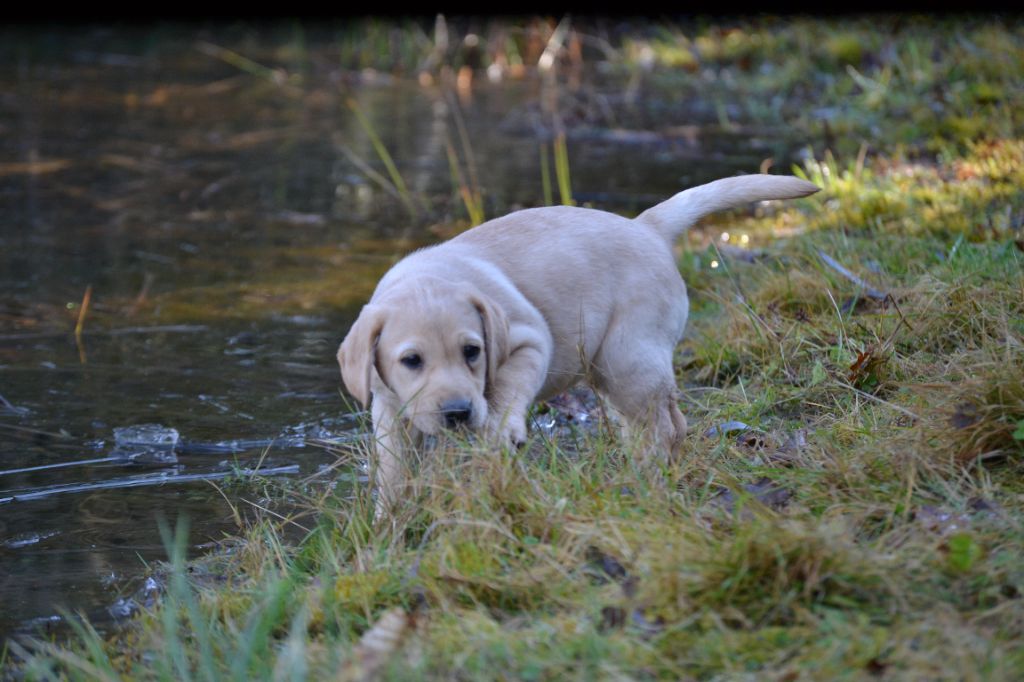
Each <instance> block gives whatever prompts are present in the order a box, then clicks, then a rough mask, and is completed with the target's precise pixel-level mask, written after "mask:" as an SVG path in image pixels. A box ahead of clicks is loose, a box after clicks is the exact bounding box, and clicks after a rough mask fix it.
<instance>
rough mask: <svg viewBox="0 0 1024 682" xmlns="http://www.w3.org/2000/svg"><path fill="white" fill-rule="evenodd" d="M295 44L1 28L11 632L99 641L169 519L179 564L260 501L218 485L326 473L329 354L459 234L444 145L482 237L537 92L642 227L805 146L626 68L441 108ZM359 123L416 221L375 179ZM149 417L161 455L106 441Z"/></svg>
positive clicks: (531, 145)
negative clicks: (96, 636)
mask: <svg viewBox="0 0 1024 682" xmlns="http://www.w3.org/2000/svg"><path fill="white" fill-rule="evenodd" d="M296 35H297V34H296V31H295V30H294V29H293V28H289V27H286V28H285V29H281V30H277V29H273V28H269V27H259V28H252V27H224V28H212V29H203V28H198V27H190V26H170V27H163V26H160V27H156V26H154V27H145V26H137V27H131V28H122V29H118V30H116V31H115V30H111V29H105V28H88V27H81V28H77V29H64V30H43V29H41V28H36V29H27V28H23V29H18V28H9V29H5V30H4V33H3V35H0V39H2V40H0V44H2V47H0V52H2V54H3V60H2V62H0V288H2V291H3V294H2V295H0V396H2V399H0V636H9V635H11V634H13V633H20V632H27V631H30V630H35V629H37V628H39V627H40V626H48V625H52V624H54V623H59V612H60V610H61V609H66V610H71V611H83V612H85V613H87V614H89V615H90V617H91V618H92V619H93V620H94V621H95V622H97V623H98V625H100V627H103V625H104V623H109V622H110V620H111V619H112V618H114V617H115V616H117V615H118V614H119V613H121V612H123V611H124V610H125V602H124V601H118V600H119V599H123V598H127V597H130V596H131V595H133V594H135V590H137V589H138V588H139V584H138V580H139V576H142V575H143V574H144V571H145V564H146V562H151V561H153V560H159V559H163V558H165V556H166V553H165V550H164V548H163V546H162V544H161V542H160V536H159V533H158V532H157V518H158V517H160V516H161V515H162V516H163V517H165V518H167V519H168V520H170V521H172V522H173V520H174V519H175V518H176V517H177V516H178V515H181V514H185V515H187V516H188V517H189V518H190V519H191V536H190V548H191V551H192V553H193V554H195V553H197V552H201V551H205V550H206V549H207V548H209V547H213V546H215V545H216V543H217V542H218V541H220V540H222V539H223V538H224V537H225V536H226V535H229V534H231V533H233V532H236V531H237V526H236V524H235V521H234V519H233V515H232V512H231V506H230V505H231V504H233V505H237V506H240V507H242V508H244V509H248V508H249V507H250V506H251V505H249V502H248V501H253V502H259V500H258V499H256V498H254V495H258V490H257V489H256V488H254V487H253V486H250V485H246V484H245V483H244V482H242V483H238V482H237V476H236V477H235V479H234V480H236V482H235V483H233V484H231V485H229V486H228V487H227V488H225V489H224V490H223V494H222V491H221V490H218V489H217V488H216V487H214V486H213V485H210V483H209V482H208V481H212V482H215V483H216V482H218V481H221V480H222V479H223V477H225V476H227V475H228V474H230V473H232V472H238V471H239V470H251V469H254V468H256V467H257V466H259V467H261V468H262V469H263V470H265V471H269V472H271V473H272V474H275V475H278V476H292V477H302V476H308V475H310V474H314V473H316V472H317V471H318V470H319V468H320V467H323V466H324V465H328V464H330V463H331V462H332V461H333V459H334V458H333V456H332V455H331V454H330V453H329V452H328V451H327V450H325V449H324V448H323V447H321V446H320V441H321V440H322V439H331V438H335V439H336V438H346V437H350V436H354V435H355V433H356V431H357V429H356V419H355V417H354V416H353V415H351V414H347V413H346V411H345V403H344V401H343V399H342V394H341V383H340V380H339V374H338V368H337V365H336V362H335V359H334V354H335V352H336V349H337V346H338V343H339V342H340V341H341V339H342V337H343V336H344V334H345V332H346V330H347V326H348V324H349V323H350V322H351V320H352V319H354V317H355V315H356V314H357V313H358V310H359V307H360V306H361V305H362V303H363V302H364V301H365V300H366V299H367V298H368V297H369V295H370V293H371V291H372V290H373V286H374V284H375V282H376V280H377V278H378V277H379V276H380V275H381V274H382V273H383V272H384V271H385V270H386V269H387V268H388V267H389V266H390V265H391V264H392V263H393V262H394V261H395V260H396V259H397V258H399V257H400V256H401V255H402V254H404V253H407V252H408V251H409V250H411V249H413V248H415V247H417V246H420V245H424V244H428V243H431V242H435V241H437V240H439V239H441V238H443V237H445V236H449V235H451V234H454V233H456V232H457V231H458V230H460V229H463V228H464V227H465V226H466V217H465V211H464V208H463V206H462V204H461V203H460V200H459V198H458V194H457V193H456V192H455V191H453V184H452V166H451V161H450V153H454V155H455V158H456V159H458V164H459V167H460V170H461V172H462V175H463V177H465V178H471V177H475V178H476V179H477V181H478V182H479V185H480V188H481V192H482V195H483V197H484V206H483V208H484V211H485V213H486V214H487V216H488V217H495V216H497V215H500V214H502V213H505V212H507V211H509V210H512V209H515V208H521V207H527V206H536V205H540V204H541V203H542V202H543V201H544V194H545V193H544V185H543V182H542V174H541V170H540V169H541V147H542V146H545V148H546V149H550V145H551V140H552V131H553V127H552V126H551V125H548V123H547V122H549V121H552V120H554V118H553V113H552V110H551V109H550V106H548V108H545V104H544V102H545V101H547V100H546V97H547V95H550V94H551V93H552V92H554V93H555V95H557V99H558V106H559V107H561V110H560V113H559V116H560V117H561V118H562V120H563V121H564V124H565V126H566V128H565V129H566V131H567V139H568V158H569V167H570V168H571V180H572V189H573V193H574V196H575V198H576V200H577V201H578V202H580V203H590V204H592V205H594V206H595V207H600V208H606V209H609V210H615V211H620V212H623V213H635V212H637V211H639V210H641V209H643V208H646V207H647V206H648V205H649V204H651V203H654V202H655V201H657V200H659V199H660V198H664V197H667V196H669V195H671V194H673V193H674V192H676V191H679V190H680V189H682V188H684V187H686V186H690V185H693V184H697V183H699V182H704V181H707V180H710V179H713V178H715V177H720V176H723V175H730V174H733V173H735V172H738V171H742V172H754V171H756V170H757V168H758V166H759V165H760V163H761V161H762V160H763V159H765V158H766V157H773V158H775V160H776V163H782V164H784V166H783V167H787V166H788V162H787V159H790V158H791V157H792V154H793V151H794V150H795V149H796V148H797V147H796V145H791V144H789V143H787V142H786V140H785V139H784V138H783V137H782V136H780V135H770V134H761V135H759V136H758V138H757V139H751V135H750V131H749V130H743V129H742V128H732V129H724V128H723V127H721V126H716V125H715V117H716V114H715V113H714V108H713V107H710V106H709V105H708V104H707V103H706V102H704V101H702V100H699V98H697V99H694V100H693V101H692V102H689V103H686V102H685V101H683V100H682V99H681V98H680V95H679V93H673V94H669V93H667V92H659V91H658V90H657V88H656V87H655V86H654V85H652V84H649V83H646V82H643V81H640V82H637V80H636V78H635V77H630V76H627V75H621V76H617V75H615V74H614V73H605V74H604V75H602V72H600V71H599V70H586V71H585V72H583V73H582V74H578V83H577V84H575V85H574V84H570V83H569V81H568V80H565V79H561V80H558V81H557V82H556V83H555V84H554V85H552V84H551V82H548V81H546V80H545V79H544V78H541V77H538V76H536V75H528V76H527V77H525V78H522V79H518V80H510V79H504V80H502V81H501V82H490V81H489V80H488V79H487V78H486V77H484V76H483V75H482V74H478V75H477V78H476V79H475V81H474V83H473V85H472V87H471V88H470V89H464V90H463V91H461V92H457V91H456V90H455V89H453V88H448V87H439V86H438V85H437V84H436V83H437V82H438V81H440V80H441V79H440V77H439V78H438V79H435V84H423V83H420V82H418V80H417V79H416V77H415V75H411V76H408V77H394V76H389V75H384V74H380V73H375V72H369V71H366V70H355V69H351V68H346V65H345V64H344V63H343V60H342V59H341V58H340V56H339V53H338V50H337V45H336V43H335V38H334V36H333V35H332V34H329V33H328V32H326V31H325V32H324V35H319V36H318V35H313V34H311V33H305V34H302V35H301V40H299V39H297V38H296ZM240 55H241V56H244V59H243V60H239V59H237V58H236V57H237V56H240ZM246 60H252V61H251V62H250V61H246ZM259 65H262V66H259ZM263 67H268V69H265V70H260V69H261V68H263ZM552 88H554V90H552ZM694 88H695V91H696V89H697V87H696V86H694ZM353 103H354V104H353ZM730 106H731V105H730ZM353 107H355V108H356V109H358V110H359V111H360V112H362V113H363V114H364V115H365V117H366V119H367V120H368V121H369V122H370V123H371V125H372V127H373V130H374V131H375V133H376V134H377V135H379V136H380V139H381V141H382V143H383V145H384V146H385V147H386V148H387V149H388V150H389V151H390V153H391V155H393V157H394V162H395V165H396V166H397V168H398V169H399V170H400V172H401V174H402V176H403V179H404V182H405V184H406V185H407V186H408V192H409V195H410V196H412V197H413V200H414V201H415V207H414V208H415V215H414V214H413V213H412V212H411V211H410V210H409V209H408V208H407V206H406V202H404V201H403V200H401V197H400V196H396V195H395V192H394V191H393V190H388V189H385V188H384V187H383V186H382V183H379V182H377V181H376V180H375V179H374V173H377V174H380V175H382V176H385V177H386V176H387V170H386V167H385V165H384V164H383V163H382V160H381V157H380V155H379V154H378V153H377V152H376V151H375V147H374V145H373V142H372V140H371V137H370V135H369V134H368V132H367V130H366V129H365V128H364V127H363V125H361V124H360V122H359V120H358V118H357V117H356V116H355V115H354V113H353ZM595 112H597V113H595ZM601 112H604V113H601ZM467 141H468V145H467ZM549 156H550V155H549ZM554 196H555V200H556V201H557V196H558V195H557V190H556V191H555V193H554ZM87 291H88V292H89V297H88V303H87V306H84V303H85V301H84V299H85V296H86V292H87ZM83 307H85V308H86V310H85V312H84V315H83ZM80 319H81V334H80V335H78V336H76V334H75V333H74V330H75V328H76V324H77V323H78V322H79V320H80ZM147 424H151V425H156V426H155V427H153V428H155V429H157V431H156V433H157V436H160V435H162V436H165V437H169V438H171V440H175V438H176V444H175V447H174V450H173V455H168V456H163V455H161V454H160V453H159V452H157V453H156V455H154V453H153V452H152V451H147V450H146V449H145V448H144V447H141V446H139V445H138V444H133V443H129V442H127V440H126V438H125V432H124V431H117V430H118V429H125V428H127V427H133V426H139V425H147ZM116 434H120V435H121V437H120V438H117V437H116ZM175 434H176V436H175ZM140 453H141V454H142V456H141V457H136V455H139V454H140ZM175 459H176V462H175V461H173V460H175ZM97 460H99V461H97ZM229 503H230V504H229Z"/></svg>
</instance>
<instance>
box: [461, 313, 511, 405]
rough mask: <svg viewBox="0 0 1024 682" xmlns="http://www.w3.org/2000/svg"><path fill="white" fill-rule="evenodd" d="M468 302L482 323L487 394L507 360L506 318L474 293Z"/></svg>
mask: <svg viewBox="0 0 1024 682" xmlns="http://www.w3.org/2000/svg"><path fill="white" fill-rule="evenodd" d="M469 300H470V302H471V303H472V304H473V306H474V307H475V308H476V310H477V312H478V313H480V319H481V320H483V323H484V352H485V353H486V354H487V379H486V387H485V388H486V390H487V391H488V392H489V391H490V390H491V389H492V388H493V385H494V379H495V377H497V376H498V368H499V367H501V366H502V365H503V364H505V361H506V360H508V355H509V347H508V316H506V315H505V311H504V310H502V309H501V308H499V307H498V306H496V305H495V304H494V301H492V300H491V299H489V298H488V297H486V296H484V295H482V294H478V293H474V294H471V295H470V297H469Z"/></svg>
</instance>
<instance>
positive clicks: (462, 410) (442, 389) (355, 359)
mask: <svg viewBox="0 0 1024 682" xmlns="http://www.w3.org/2000/svg"><path fill="white" fill-rule="evenodd" d="M507 356H508V319H507V318H506V317H505V314H504V313H503V312H502V311H501V309H500V308H497V307H496V306H495V305H494V304H493V302H492V301H491V300H490V299H488V298H487V297H485V296H483V295H481V294H479V293H478V292H475V291H473V290H467V288H466V287H464V286H462V287H460V286H456V285H454V284H450V283H447V282H440V281H431V282H418V283H416V284H415V285H414V286H408V287H401V288H400V289H398V290H395V291H393V292H392V293H391V294H390V295H388V296H386V297H384V298H382V299H381V300H379V301H376V302H374V303H372V304H369V305H367V306H365V307H364V308H363V310H362V312H360V314H359V317H358V318H357V319H356V321H355V323H354V324H353V325H352V328H351V329H350V330H349V333H348V335H347V336H346V337H345V340H344V341H343V342H342V344H341V348H339V349H338V364H339V365H340V366H341V376H342V380H343V381H344V382H345V387H346V388H347V389H348V391H349V393H351V394H352V395H353V396H354V397H355V398H356V399H357V400H359V402H361V403H362V404H363V405H368V404H369V402H370V397H371V395H378V398H376V399H380V398H381V397H384V396H380V395H379V394H380V393H382V392H386V393H388V394H389V395H388V397H389V398H392V399H396V400H397V402H398V405H399V406H400V407H399V409H400V413H401V415H402V416H403V417H404V418H405V419H408V420H409V421H411V422H412V424H413V426H415V427H416V428H417V429H419V430H420V431H422V432H423V433H426V434H435V433H437V432H438V431H440V430H442V429H445V428H455V427H462V426H464V427H468V428H470V429H479V428H480V427H481V426H482V425H483V423H484V420H485V419H486V418H487V399H488V396H489V394H490V391H491V389H492V385H493V381H494V377H495V375H496V373H497V371H498V367H500V365H501V364H502V363H503V362H504V361H505V359H506V358H507Z"/></svg>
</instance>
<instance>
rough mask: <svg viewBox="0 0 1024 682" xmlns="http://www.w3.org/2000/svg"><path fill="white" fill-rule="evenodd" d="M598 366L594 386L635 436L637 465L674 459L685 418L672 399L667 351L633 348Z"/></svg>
mask: <svg viewBox="0 0 1024 682" xmlns="http://www.w3.org/2000/svg"><path fill="white" fill-rule="evenodd" d="M602 365H603V366H601V367H600V369H599V383H598V388H599V390H600V391H601V392H602V393H603V394H604V395H605V396H606V397H607V398H608V401H609V402H610V403H611V405H612V407H614V408H615V409H616V410H617V411H618V412H619V413H620V414H622V416H623V417H625V418H626V421H627V427H628V433H629V434H630V435H631V436H633V437H634V438H638V439H639V443H638V445H639V446H640V453H641V455H640V456H641V458H642V461H641V464H643V465H645V466H646V465H650V464H655V463H656V462H657V463H666V462H667V461H669V460H670V459H672V458H674V456H675V455H676V453H677V451H678V450H679V447H680V444H681V443H682V440H683V438H684V437H685V436H686V417H684V416H683V413H682V412H680V410H679V406H678V404H677V402H676V401H677V397H678V395H679V390H678V388H677V387H676V384H675V374H674V372H673V370H672V354H671V351H669V352H665V351H664V350H659V349H657V348H653V347H648V348H641V349H633V352H631V353H630V354H628V355H626V354H619V355H617V356H616V357H615V358H614V359H613V360H612V361H611V362H608V360H607V359H605V362H603V363H602Z"/></svg>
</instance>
